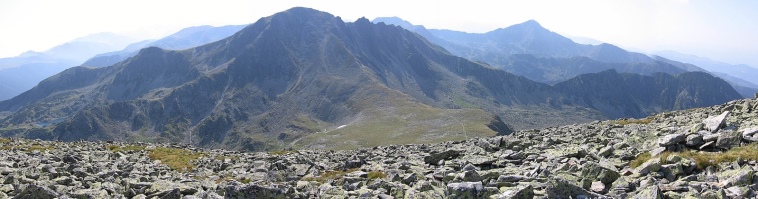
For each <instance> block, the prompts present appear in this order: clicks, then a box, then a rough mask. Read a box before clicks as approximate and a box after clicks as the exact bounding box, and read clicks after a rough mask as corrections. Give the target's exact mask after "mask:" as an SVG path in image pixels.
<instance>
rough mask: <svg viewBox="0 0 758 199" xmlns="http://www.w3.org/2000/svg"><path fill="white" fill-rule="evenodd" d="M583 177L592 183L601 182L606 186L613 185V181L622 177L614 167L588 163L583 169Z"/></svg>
mask: <svg viewBox="0 0 758 199" xmlns="http://www.w3.org/2000/svg"><path fill="white" fill-rule="evenodd" d="M581 177H582V178H584V179H587V180H589V181H590V182H594V181H600V182H602V183H604V184H611V183H613V181H616V179H618V178H619V177H621V175H620V174H619V172H618V171H616V169H615V168H613V167H609V166H604V165H601V164H597V163H594V162H588V163H587V164H585V165H584V166H583V168H582V174H581Z"/></svg>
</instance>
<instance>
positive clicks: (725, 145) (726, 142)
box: [716, 130, 742, 149]
mask: <svg viewBox="0 0 758 199" xmlns="http://www.w3.org/2000/svg"><path fill="white" fill-rule="evenodd" d="M741 140H742V134H741V133H740V132H737V131H731V130H726V131H722V132H721V135H720V136H719V139H718V140H717V141H716V147H718V148H722V149H731V148H732V147H738V146H740V143H741Z"/></svg>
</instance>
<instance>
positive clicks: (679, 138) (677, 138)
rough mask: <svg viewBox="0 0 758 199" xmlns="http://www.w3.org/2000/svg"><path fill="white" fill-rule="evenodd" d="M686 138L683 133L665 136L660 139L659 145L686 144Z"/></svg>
mask: <svg viewBox="0 0 758 199" xmlns="http://www.w3.org/2000/svg"><path fill="white" fill-rule="evenodd" d="M685 138H686V136H685V135H684V134H682V133H675V134H669V135H665V136H663V137H659V138H658V145H659V146H671V145H675V144H679V143H681V142H684V140H685Z"/></svg>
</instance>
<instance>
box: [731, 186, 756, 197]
mask: <svg viewBox="0 0 758 199" xmlns="http://www.w3.org/2000/svg"><path fill="white" fill-rule="evenodd" d="M725 191H726V195H727V196H732V197H736V198H743V197H747V196H748V195H749V194H750V189H749V188H747V187H741V186H733V187H729V188H726V190H725Z"/></svg>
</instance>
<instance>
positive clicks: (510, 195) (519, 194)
mask: <svg viewBox="0 0 758 199" xmlns="http://www.w3.org/2000/svg"><path fill="white" fill-rule="evenodd" d="M495 198H498V199H525V198H534V189H533V188H532V185H528V184H527V185H520V186H516V187H503V188H500V194H498V195H497V196H496V197H495Z"/></svg>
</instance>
